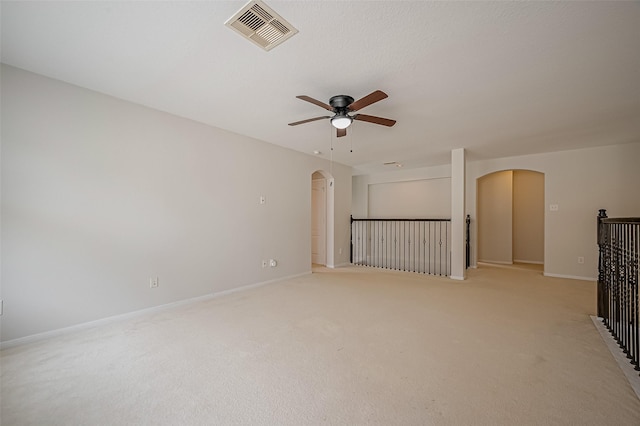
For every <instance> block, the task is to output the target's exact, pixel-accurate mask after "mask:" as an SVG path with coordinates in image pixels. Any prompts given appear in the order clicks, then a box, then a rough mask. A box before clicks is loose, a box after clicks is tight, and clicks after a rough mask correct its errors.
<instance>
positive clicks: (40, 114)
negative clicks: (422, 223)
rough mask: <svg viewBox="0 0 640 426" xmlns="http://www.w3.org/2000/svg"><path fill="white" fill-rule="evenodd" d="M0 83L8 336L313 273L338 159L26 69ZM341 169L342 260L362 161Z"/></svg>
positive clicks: (338, 224)
mask: <svg viewBox="0 0 640 426" xmlns="http://www.w3.org/2000/svg"><path fill="white" fill-rule="evenodd" d="M1 79H2V289H1V297H2V299H4V315H3V316H2V317H1V319H2V324H1V332H2V340H3V341H8V340H12V339H17V338H21V337H24V336H29V335H32V334H36V333H41V332H46V331H50V330H55V329H59V328H62V327H67V326H71V325H75V324H80V323H84V322H87V321H92V320H96V319H100V318H105V317H109V316H113V315H118V314H123V313H128V312H132V311H136V310H140V309H144V308H149V307H153V306H158V305H162V304H166V303H171V302H174V301H179V300H184V299H188V298H192V297H197V296H201V295H206V294H210V293H215V292H219V291H223V290H227V289H232V288H237V287H240V286H244V285H249V284H255V283H260V282H265V281H268V280H272V279H277V278H281V277H286V276H292V275H297V274H302V273H307V272H310V269H311V249H310V247H311V242H310V233H309V229H310V227H311V219H310V217H311V175H312V173H313V172H314V171H315V170H320V169H323V170H329V169H330V165H329V163H328V162H327V161H325V160H322V159H319V158H317V157H313V156H307V155H304V154H301V153H298V152H294V151H291V150H287V149H283V148H280V147H276V146H274V145H271V144H267V143H264V142H260V141H257V140H253V139H250V138H247V137H243V136H240V135H237V134H233V133H230V132H227V131H224V130H221V129H216V128H212V127H210V126H206V125H203V124H200V123H196V122H193V121H190V120H186V119H182V118H179V117H176V116H172V115H170V114H166V113H163V112H160V111H156V110H152V109H149V108H145V107H142V106H139V105H135V104H132V103H129V102H125V101H122V100H119V99H115V98H112V97H108V96H105V95H102V94H99V93H96V92H92V91H88V90H85V89H81V88H78V87H75V86H71V85H68V84H66V83H63V82H60V81H56V80H52V79H48V78H44V77H41V76H38V75H35V74H31V73H28V72H25V71H22V70H18V69H16V68H12V67H7V66H4V65H3V66H2V74H1ZM332 173H333V177H334V178H335V188H334V195H335V199H334V203H335V205H334V207H335V218H334V220H335V229H334V234H335V235H334V241H335V246H334V247H332V253H335V257H334V258H333V259H332V261H333V263H334V264H336V265H340V264H345V263H348V260H349V250H348V247H349V214H350V203H351V169H350V168H349V167H345V166H341V165H339V164H334V165H333V167H332ZM261 195H264V196H265V197H266V204H264V205H260V204H259V197H260V196H261ZM340 249H342V254H339V251H340ZM269 258H275V259H277V260H278V261H279V264H278V267H277V268H266V269H263V268H262V267H261V260H262V259H269ZM150 276H158V277H159V282H160V285H159V287H158V288H157V289H150V288H149V277H150Z"/></svg>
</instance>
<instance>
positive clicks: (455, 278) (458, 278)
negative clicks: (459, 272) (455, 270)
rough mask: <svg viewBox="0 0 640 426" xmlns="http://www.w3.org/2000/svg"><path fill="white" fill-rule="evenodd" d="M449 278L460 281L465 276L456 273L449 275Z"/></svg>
mask: <svg viewBox="0 0 640 426" xmlns="http://www.w3.org/2000/svg"><path fill="white" fill-rule="evenodd" d="M449 278H451V279H452V280H458V281H464V280H465V278H464V277H459V276H456V275H449Z"/></svg>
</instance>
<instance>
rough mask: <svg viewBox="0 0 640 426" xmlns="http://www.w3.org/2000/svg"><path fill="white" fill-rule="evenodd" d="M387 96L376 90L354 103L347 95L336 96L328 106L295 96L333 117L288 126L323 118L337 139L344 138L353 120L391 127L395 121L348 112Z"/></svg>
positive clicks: (293, 124) (292, 124)
mask: <svg viewBox="0 0 640 426" xmlns="http://www.w3.org/2000/svg"><path fill="white" fill-rule="evenodd" d="M387 97H388V96H387V94H386V93H384V92H383V91H381V90H376V91H375V92H373V93H370V94H368V95H367V96H365V97H364V98H362V99H358V100H357V101H355V102H354V100H353V98H352V97H351V96H348V95H336V96H333V97H331V99H329V105H327V104H325V103H324V102H321V101H319V100H317V99H313V98H311V97H309V96H307V95H300V96H296V98H298V99H302V100H303V101H307V102H311V103H312V104H315V105H318V106H319V107H322V108H324V109H326V110H328V111H331V112H332V113H334V115H333V116H329V115H325V116H322V117H315V118H309V119H307V120H302V121H296V122H295V123H289V126H297V125H298V124H304V123H310V122H312V121H317V120H324V119H325V118H329V119H331V125H332V126H333V127H335V128H336V129H337V132H338V137H341V136H346V134H347V127H349V126H350V125H351V123H352V122H353V120H359V121H367V122H369V123H374V124H381V125H383V126H387V127H391V126H393V125H394V124H396V120H390V119H388V118H382V117H375V116H373V115H365V114H354V115H349V113H350V112H354V111H358V110H361V109H362V108H364V107H366V106H369V105H371V104H372V103H375V102H378V101H381V100H383V99H384V98H387Z"/></svg>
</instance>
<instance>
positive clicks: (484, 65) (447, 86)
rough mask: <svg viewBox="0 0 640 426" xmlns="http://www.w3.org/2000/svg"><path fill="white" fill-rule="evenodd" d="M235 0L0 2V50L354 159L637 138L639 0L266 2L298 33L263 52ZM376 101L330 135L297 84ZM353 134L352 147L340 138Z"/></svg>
mask: <svg viewBox="0 0 640 426" xmlns="http://www.w3.org/2000/svg"><path fill="white" fill-rule="evenodd" d="M244 4H245V2H244V1H209V2H184V1H179V2H166V1H163V2H138V1H131V2H96V1H87V2H82V1H75V2H57V1H46V2H30V1H20V2H7V1H3V2H2V9H1V15H2V18H1V19H2V21H1V24H2V51H1V54H2V62H4V63H6V64H9V65H13V66H16V67H19V68H23V69H26V70H29V71H33V72H36V73H39V74H43V75H46V76H50V77H53V78H57V79H60V80H63V81H66V82H69V83H73V84H76V85H78V86H82V87H86V88H89V89H92V90H97V91H99V92H103V93H106V94H109V95H112V96H116V97H119V98H122V99H126V100H129V101H132V102H136V103H139V104H143V105H146V106H149V107H152V108H156V109H159V110H163V111H167V112H169V113H172V114H176V115H178V116H182V117H187V118H190V119H193V120H196V121H200V122H203V123H207V124H210V125H213V126H216V127H221V128H224V129H227V130H230V131H233V132H236V133H240V134H244V135H247V136H251V137H254V138H257V139H260V140H263V141H266V142H269V143H273V144H277V145H281V146H285V147H288V148H292V149H295V150H299V151H302V152H305V153H309V154H311V153H312V152H313V151H314V150H320V151H322V152H323V154H322V155H324V156H327V158H328V154H329V151H330V150H329V147H330V146H331V143H332V142H333V145H334V151H333V159H334V160H335V161H338V162H341V163H344V164H348V165H352V166H354V167H355V173H365V172H376V171H381V170H388V169H386V168H383V166H382V163H383V162H387V161H398V162H401V163H403V164H404V165H405V168H411V167H422V166H430V165H437V164H445V163H448V162H449V158H450V150H451V149H453V148H462V147H463V148H467V149H468V152H469V155H470V157H471V158H493V157H504V156H510V155H520V154H529V153H538V152H546V151H555V150H565V149H574V148H580V147H588V146H596V145H605V144H617V143H627V142H635V141H640V3H639V2H464V3H463V2H424V1H417V2H411V1H376V2H373V1H267V4H268V5H269V6H271V7H272V8H273V9H274V10H275V11H276V12H278V13H279V14H280V15H282V16H283V17H284V18H285V19H287V20H288V21H289V22H291V24H293V25H294V26H295V27H296V28H297V29H298V30H300V33H299V34H297V35H296V36H294V37H293V38H292V39H290V40H288V41H286V42H285V43H284V44H282V45H280V46H278V47H276V48H275V49H273V50H272V51H270V52H265V51H263V50H261V49H259V48H258V47H256V46H255V45H253V44H252V43H250V42H248V41H247V40H244V39H243V38H241V37H240V36H239V35H238V34H236V33H235V32H234V31H232V30H230V29H229V28H227V27H225V26H224V22H225V21H226V20H227V19H228V18H229V17H231V16H232V15H233V14H234V13H235V12H236V11H237V10H238V9H240V8H241V7H242V6H243V5H244ZM376 89H380V90H383V91H384V92H386V93H387V94H388V95H389V98H388V99H385V100H383V101H380V102H379V103H376V104H373V105H371V106H369V107H367V108H365V109H363V110H362V111H361V112H362V113H364V114H370V115H378V116H382V117H388V118H393V119H396V120H397V121H398V123H397V124H396V126H395V127H392V128H386V127H383V126H378V125H374V124H370V123H365V122H355V123H354V124H353V125H352V126H351V127H350V128H349V134H348V136H347V137H344V138H340V139H336V138H335V133H334V131H333V130H332V127H331V125H330V123H329V122H328V120H326V121H325V120H323V121H316V122H313V123H308V124H305V125H300V126H297V127H290V126H287V123H289V122H293V121H298V120H303V119H306V118H311V117H316V116H321V115H325V113H326V112H327V111H325V110H323V109H321V108H319V107H317V106H315V105H312V104H310V103H307V102H303V101H301V100H298V99H296V98H295V96H296V95H303V94H304V95H309V96H311V97H314V98H316V99H319V100H322V101H324V102H328V100H329V98H330V97H331V96H333V95H336V94H347V95H351V96H353V97H354V98H356V99H358V98H360V97H362V96H365V95H367V94H369V93H370V92H372V91H374V90H376ZM351 148H353V152H350V149H351Z"/></svg>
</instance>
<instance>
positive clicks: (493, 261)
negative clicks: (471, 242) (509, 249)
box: [478, 259, 513, 265]
mask: <svg viewBox="0 0 640 426" xmlns="http://www.w3.org/2000/svg"><path fill="white" fill-rule="evenodd" d="M478 263H497V264H498V265H513V262H505V261H503V260H484V259H478Z"/></svg>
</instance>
